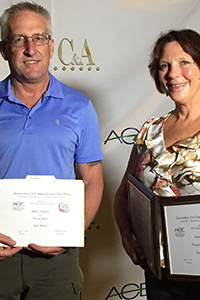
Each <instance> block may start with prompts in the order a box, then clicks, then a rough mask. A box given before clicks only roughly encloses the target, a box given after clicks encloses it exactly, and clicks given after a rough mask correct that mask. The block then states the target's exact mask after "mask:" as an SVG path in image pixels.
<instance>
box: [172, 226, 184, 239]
mask: <svg viewBox="0 0 200 300" xmlns="http://www.w3.org/2000/svg"><path fill="white" fill-rule="evenodd" d="M174 234H175V236H176V237H183V236H184V235H185V229H184V227H177V228H175V229H174Z"/></svg>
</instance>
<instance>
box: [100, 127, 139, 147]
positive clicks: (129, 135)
mask: <svg viewBox="0 0 200 300" xmlns="http://www.w3.org/2000/svg"><path fill="white" fill-rule="evenodd" d="M138 132H139V130H138V129H137V128H134V127H127V128H125V129H124V130H122V132H121V134H120V135H118V134H117V133H116V132H115V131H114V130H111V132H110V133H109V135H108V137H107V138H106V140H105V141H104V145H105V144H107V143H108V142H111V141H114V140H118V141H119V142H120V143H121V144H123V143H124V144H127V145H133V144H134V141H133V138H134V137H135V136H136V135H137V134H138Z"/></svg>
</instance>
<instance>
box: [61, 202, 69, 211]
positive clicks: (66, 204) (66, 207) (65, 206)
mask: <svg viewBox="0 0 200 300" xmlns="http://www.w3.org/2000/svg"><path fill="white" fill-rule="evenodd" d="M58 209H59V211H62V212H68V211H70V205H69V202H67V201H64V202H61V203H59V205H58Z"/></svg>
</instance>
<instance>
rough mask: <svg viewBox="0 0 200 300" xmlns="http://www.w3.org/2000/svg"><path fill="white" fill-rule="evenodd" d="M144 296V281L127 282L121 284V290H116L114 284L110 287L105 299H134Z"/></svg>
mask: <svg viewBox="0 0 200 300" xmlns="http://www.w3.org/2000/svg"><path fill="white" fill-rule="evenodd" d="M145 296H146V287H145V283H140V284H136V283H129V284H126V285H125V286H123V287H122V289H121V290H118V289H117V288H116V287H115V286H114V287H112V289H111V290H110V292H109V294H108V296H107V297H106V298H105V300H108V299H114V300H118V299H125V300H131V299H136V298H138V297H145Z"/></svg>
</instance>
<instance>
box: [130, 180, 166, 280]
mask: <svg viewBox="0 0 200 300" xmlns="http://www.w3.org/2000/svg"><path fill="white" fill-rule="evenodd" d="M128 201H129V211H130V217H131V225H132V230H133V235H134V236H135V238H136V239H137V241H138V242H139V243H140V245H141V247H142V249H143V251H144V254H145V256H146V260H147V263H148V265H149V267H150V269H151V270H152V272H153V273H154V274H155V276H156V277H157V278H159V279H161V267H160V245H159V234H160V230H161V228H160V227H161V220H160V215H161V214H160V206H159V202H158V198H157V197H155V194H154V193H153V192H152V191H150V190H149V189H147V188H145V187H144V186H143V185H142V184H141V183H140V182H139V181H138V180H137V179H136V178H135V177H133V176H132V175H131V174H129V176H128Z"/></svg>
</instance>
